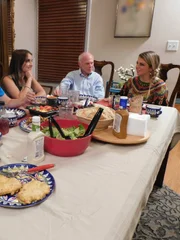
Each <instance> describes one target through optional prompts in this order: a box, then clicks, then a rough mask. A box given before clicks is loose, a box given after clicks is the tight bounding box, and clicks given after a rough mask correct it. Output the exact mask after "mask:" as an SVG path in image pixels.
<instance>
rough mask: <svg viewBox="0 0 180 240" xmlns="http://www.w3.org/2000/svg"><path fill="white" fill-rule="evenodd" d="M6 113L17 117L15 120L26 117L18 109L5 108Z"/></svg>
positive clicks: (22, 111) (24, 113)
mask: <svg viewBox="0 0 180 240" xmlns="http://www.w3.org/2000/svg"><path fill="white" fill-rule="evenodd" d="M6 113H13V114H14V115H16V116H17V119H21V118H23V117H24V116H25V115H26V112H25V111H24V110H23V109H19V108H6Z"/></svg>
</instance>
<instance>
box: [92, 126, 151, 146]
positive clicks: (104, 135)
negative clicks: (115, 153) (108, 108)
mask: <svg viewBox="0 0 180 240" xmlns="http://www.w3.org/2000/svg"><path fill="white" fill-rule="evenodd" d="M92 137H93V138H94V139H96V140H99V141H102V142H107V143H113V144H124V145H128V144H140V143H144V142H146V141H147V140H148V139H149V137H150V132H147V134H146V136H145V137H141V136H134V135H127V138H125V139H119V138H117V137H116V136H114V135H113V133H112V127H109V128H107V129H104V130H103V131H94V132H93V135H92Z"/></svg>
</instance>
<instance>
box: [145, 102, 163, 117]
mask: <svg viewBox="0 0 180 240" xmlns="http://www.w3.org/2000/svg"><path fill="white" fill-rule="evenodd" d="M146 113H147V114H149V115H150V116H151V117H152V118H158V117H159V115H160V114H161V113H162V111H161V106H157V105H151V104H148V105H146Z"/></svg>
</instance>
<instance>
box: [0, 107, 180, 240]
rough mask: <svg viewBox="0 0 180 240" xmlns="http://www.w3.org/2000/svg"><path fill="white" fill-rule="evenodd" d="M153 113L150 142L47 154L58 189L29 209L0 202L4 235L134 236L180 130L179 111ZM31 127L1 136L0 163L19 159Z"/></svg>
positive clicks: (4, 239) (0, 238) (108, 239)
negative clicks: (71, 154) (69, 155)
mask: <svg viewBox="0 0 180 240" xmlns="http://www.w3.org/2000/svg"><path fill="white" fill-rule="evenodd" d="M162 110H163V113H162V115H160V116H159V118H158V120H153V119H151V120H150V122H149V130H150V132H151V137H150V139H149V140H148V141H147V143H144V144H141V145H133V146H125V145H111V144H106V143H101V142H96V141H92V142H91V144H90V146H89V147H88V149H87V150H86V152H85V153H84V154H83V155H81V156H77V157H72V158H61V157H56V156H52V155H50V154H46V157H45V161H44V162H42V163H41V164H45V163H55V164H56V167H55V168H54V169H52V170H50V171H51V173H52V174H53V176H54V178H55V181H56V189H55V192H54V193H53V194H52V195H51V196H50V197H49V198H48V199H47V200H46V201H45V202H43V203H42V204H40V205H37V206H35V207H31V208H26V209H19V210H17V209H7V208H3V207H1V208H0V219H1V220H0V229H1V230H0V240H10V239H18V240H24V239H26V240H32V239H34V240H36V239H37V240H60V239H61V240H126V239H128V240H129V239H131V238H132V236H133V232H134V230H135V227H136V225H137V223H138V221H139V217H140V214H141V211H142V208H143V207H144V206H145V204H146V202H147V199H148V196H149V194H150V192H151V190H152V188H153V184H154V182H155V179H156V176H157V173H158V171H159V168H160V165H161V162H162V160H163V157H164V155H165V152H166V149H167V147H168V145H169V143H170V141H171V138H172V136H173V133H174V132H175V131H177V130H178V131H180V118H179V113H178V112H177V110H176V109H175V108H169V107H163V109H162ZM26 139H27V133H25V132H23V131H22V130H21V129H19V127H16V128H12V129H11V130H10V132H9V134H7V135H5V136H3V145H2V146H1V147H0V157H1V159H2V160H1V162H0V164H1V165H3V164H8V163H15V162H20V161H21V159H22V158H23V156H25V155H26Z"/></svg>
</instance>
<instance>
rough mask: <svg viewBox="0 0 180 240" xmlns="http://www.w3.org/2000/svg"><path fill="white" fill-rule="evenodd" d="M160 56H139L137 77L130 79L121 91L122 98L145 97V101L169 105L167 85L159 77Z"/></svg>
mask: <svg viewBox="0 0 180 240" xmlns="http://www.w3.org/2000/svg"><path fill="white" fill-rule="evenodd" d="M159 66H160V58H159V56H158V55H157V54H156V53H155V52H153V51H148V52H143V53H141V54H139V57H138V60H137V63H136V72H137V76H136V77H134V78H130V79H129V80H128V81H127V82H125V84H124V85H123V88H122V89H121V92H120V95H121V96H128V97H129V98H132V97H134V96H138V95H141V96H143V101H145V102H147V103H153V104H156V105H164V106H167V105H168V100H167V95H168V91H167V87H166V83H165V82H164V81H163V80H162V79H160V78H159V77H158V72H159Z"/></svg>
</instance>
